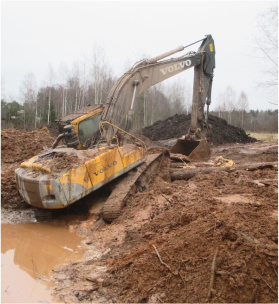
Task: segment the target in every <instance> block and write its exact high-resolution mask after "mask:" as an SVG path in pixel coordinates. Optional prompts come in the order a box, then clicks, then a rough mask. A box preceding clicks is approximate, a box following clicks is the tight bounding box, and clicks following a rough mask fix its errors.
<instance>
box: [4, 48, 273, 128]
mask: <svg viewBox="0 0 279 304" xmlns="http://www.w3.org/2000/svg"><path fill="white" fill-rule="evenodd" d="M143 57H146V56H143ZM136 61H137V60H135V62H136ZM110 66H111V65H110V64H109V62H108V60H107V59H106V57H105V53H104V49H103V48H100V47H99V46H95V47H94V49H93V51H92V52H91V54H90V56H84V58H83V59H82V60H79V61H77V62H75V63H73V65H72V68H71V69H69V68H68V66H67V65H65V64H61V65H60V67H59V68H58V70H57V71H54V69H53V68H52V66H51V65H49V68H48V71H47V73H46V79H45V81H44V83H43V84H42V85H41V86H40V87H38V85H37V81H36V78H35V76H34V75H33V74H28V75H26V76H25V77H24V79H23V81H22V85H21V87H20V97H19V98H20V99H19V100H15V99H12V100H11V99H10V100H7V98H5V97H2V99H1V123H2V124H1V125H2V128H10V127H15V128H18V129H23V128H24V129H27V130H33V129H35V128H40V127H43V126H46V125H49V124H51V123H52V122H54V121H55V120H56V119H58V118H61V117H63V116H65V115H67V114H69V113H71V112H73V111H76V110H78V109H80V108H82V107H84V106H86V105H88V104H91V105H93V104H100V103H102V104H105V103H106V101H107V96H108V94H109V92H110V89H111V88H112V86H113V84H114V83H115V82H116V81H117V77H115V76H114V74H113V72H112V70H111V68H110ZM129 68H130V67H128V68H126V70H128V69H129ZM191 82H192V80H191ZM215 103H216V104H217V106H216V107H215V109H214V111H212V112H211V114H213V115H216V116H218V117H221V118H224V119H226V120H227V121H228V123H229V124H232V125H235V126H238V127H241V128H243V129H244V130H248V131H253V132H277V130H278V111H277V110H276V111H271V110H267V111H254V110H250V111H249V110H248V107H249V101H248V98H247V95H246V94H245V92H243V91H242V92H241V93H240V94H239V96H238V98H237V94H236V92H235V90H234V89H233V87H232V86H228V87H227V88H226V89H225V90H224V92H222V93H221V94H219V95H218V96H217V100H216V102H215ZM191 104H192V85H191V84H189V83H185V82H183V83H182V82H181V81H180V80H179V79H177V78H175V79H174V81H173V82H171V83H170V82H162V83H159V84H157V85H154V86H152V87H151V88H149V89H147V90H146V91H145V92H144V93H142V94H141V95H140V96H139V97H138V98H137V100H136V102H135V108H134V111H135V115H134V122H133V126H134V129H140V128H142V127H146V126H149V125H152V124H153V123H155V122H156V121H158V120H164V119H166V118H168V117H170V116H173V115H174V114H184V113H185V114H188V113H190V112H191Z"/></svg>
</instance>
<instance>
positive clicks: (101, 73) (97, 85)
mask: <svg viewBox="0 0 279 304" xmlns="http://www.w3.org/2000/svg"><path fill="white" fill-rule="evenodd" d="M107 70H108V68H107V64H106V55H105V50H104V47H103V46H101V45H98V44H94V46H93V50H92V55H91V75H92V78H93V82H94V92H95V94H94V103H95V104H99V103H102V98H103V96H102V94H103V86H104V81H105V78H106V74H107Z"/></svg>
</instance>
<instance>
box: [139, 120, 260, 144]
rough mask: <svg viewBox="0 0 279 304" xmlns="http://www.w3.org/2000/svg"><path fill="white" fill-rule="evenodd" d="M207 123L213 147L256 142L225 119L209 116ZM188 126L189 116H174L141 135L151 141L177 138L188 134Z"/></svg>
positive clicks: (189, 123) (154, 125) (146, 129)
mask: <svg viewBox="0 0 279 304" xmlns="http://www.w3.org/2000/svg"><path fill="white" fill-rule="evenodd" d="M208 122H209V124H210V125H211V126H212V129H211V131H210V133H209V134H208V139H209V141H210V142H212V143H213V144H214V145H219V144H225V143H250V142H256V141H257V140H256V139H255V138H252V137H250V136H249V135H247V134H246V133H245V131H244V130H243V129H240V128H237V127H235V126H232V125H229V124H228V123H227V121H226V120H225V119H222V118H219V117H216V116H213V115H209V116H208ZM190 125H191V115H190V114H188V115H185V114H181V115H174V116H172V117H169V118H167V119H166V120H163V121H162V120H159V121H157V122H155V123H154V124H153V125H152V126H149V127H146V128H143V129H142V130H141V133H142V134H143V135H144V136H146V137H148V138H149V139H151V140H153V141H156V140H165V139H170V138H179V137H181V136H183V135H186V134H187V133H188V130H189V128H190Z"/></svg>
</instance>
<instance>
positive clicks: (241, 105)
mask: <svg viewBox="0 0 279 304" xmlns="http://www.w3.org/2000/svg"><path fill="white" fill-rule="evenodd" d="M248 107H249V102H248V97H247V95H246V94H245V93H244V91H242V92H241V93H240V96H239V97H238V101H237V108H238V110H240V112H241V128H243V123H244V121H243V114H244V112H246V111H248Z"/></svg>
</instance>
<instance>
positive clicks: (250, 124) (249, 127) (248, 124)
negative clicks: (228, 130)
mask: <svg viewBox="0 0 279 304" xmlns="http://www.w3.org/2000/svg"><path fill="white" fill-rule="evenodd" d="M210 114H212V115H215V116H218V117H220V118H223V119H225V120H226V121H227V122H228V123H230V124H231V125H233V126H236V127H239V128H242V129H243V130H245V131H250V132H256V133H278V110H266V111H259V110H250V111H249V112H246V111H240V110H233V111H232V112H231V113H229V112H228V111H211V112H210Z"/></svg>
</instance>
